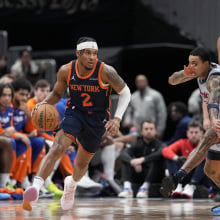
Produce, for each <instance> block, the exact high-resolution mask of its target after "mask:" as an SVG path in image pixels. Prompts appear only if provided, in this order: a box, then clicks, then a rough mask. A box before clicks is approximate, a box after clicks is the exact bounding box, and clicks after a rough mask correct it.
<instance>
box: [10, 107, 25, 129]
mask: <svg viewBox="0 0 220 220" xmlns="http://www.w3.org/2000/svg"><path fill="white" fill-rule="evenodd" d="M26 122H27V117H26V115H25V113H24V111H23V110H21V109H19V108H14V113H13V124H14V127H15V130H16V131H23V128H24V126H25V124H26Z"/></svg>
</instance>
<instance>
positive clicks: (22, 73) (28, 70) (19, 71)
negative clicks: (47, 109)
mask: <svg viewBox="0 0 220 220" xmlns="http://www.w3.org/2000/svg"><path fill="white" fill-rule="evenodd" d="M11 72H12V73H14V74H15V75H16V76H17V77H25V78H27V79H28V80H29V81H30V82H31V83H32V85H34V84H35V82H36V81H37V80H38V79H40V69H39V67H38V65H37V64H36V63H35V62H34V61H33V60H32V56H31V52H30V51H29V50H22V51H21V52H20V58H19V59H18V60H17V61H16V62H15V64H14V65H12V67H11Z"/></svg>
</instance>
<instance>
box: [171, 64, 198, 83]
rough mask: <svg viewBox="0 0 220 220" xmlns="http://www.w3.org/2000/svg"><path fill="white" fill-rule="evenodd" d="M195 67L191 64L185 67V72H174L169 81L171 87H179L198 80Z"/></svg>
mask: <svg viewBox="0 0 220 220" xmlns="http://www.w3.org/2000/svg"><path fill="white" fill-rule="evenodd" d="M196 77H197V76H196V74H195V67H194V65H191V64H189V65H188V66H184V69H183V70H180V71H177V72H174V73H173V74H172V75H171V76H170V77H169V79H168V83H169V84H171V85H177V84H180V83H184V82H187V81H189V80H191V79H194V78H196Z"/></svg>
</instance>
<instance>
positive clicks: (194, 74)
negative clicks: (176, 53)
mask: <svg viewBox="0 0 220 220" xmlns="http://www.w3.org/2000/svg"><path fill="white" fill-rule="evenodd" d="M195 78H197V81H198V84H199V89H200V93H201V95H202V98H203V121H204V122H203V126H204V128H206V129H207V131H206V132H205V134H204V135H203V137H202V139H201V141H200V143H199V144H198V146H197V148H196V149H195V150H193V151H192V153H191V154H190V156H189V157H188V159H187V161H186V162H185V163H184V164H183V166H182V167H181V168H180V170H178V171H177V173H176V174H175V175H174V176H173V177H172V178H167V179H164V181H163V183H162V188H161V192H162V194H163V195H164V196H169V195H171V193H172V190H173V189H175V188H176V185H177V183H179V182H181V181H182V180H183V178H184V177H185V176H186V175H187V174H188V173H189V172H190V171H191V170H192V169H194V168H195V167H196V166H197V165H198V164H200V163H201V162H202V160H203V159H204V158H205V157H206V164H205V167H204V171H205V173H206V175H207V176H208V177H209V178H210V179H212V181H213V182H214V183H215V184H216V185H217V186H218V187H219V188H220V120H219V108H220V66H219V65H218V64H215V63H211V61H210V55H209V52H208V50H206V49H205V48H201V47H200V48H196V49H194V50H192V51H191V52H190V54H189V65H188V66H184V70H181V71H178V72H174V73H173V74H172V75H171V76H170V77H169V83H170V84H171V85H177V84H180V83H184V82H187V81H189V80H192V79H195ZM207 152H208V153H207ZM212 212H213V213H214V214H220V206H217V207H214V208H212Z"/></svg>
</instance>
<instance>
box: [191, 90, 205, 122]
mask: <svg viewBox="0 0 220 220" xmlns="http://www.w3.org/2000/svg"><path fill="white" fill-rule="evenodd" d="M188 112H189V113H190V114H191V115H192V119H193V120H196V121H199V122H200V123H202V97H201V95H200V91H199V89H195V90H194V91H193V92H192V94H191V95H190V97H189V99H188Z"/></svg>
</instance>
